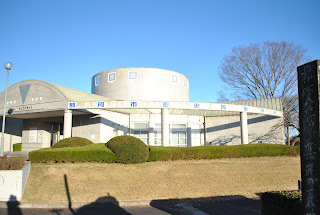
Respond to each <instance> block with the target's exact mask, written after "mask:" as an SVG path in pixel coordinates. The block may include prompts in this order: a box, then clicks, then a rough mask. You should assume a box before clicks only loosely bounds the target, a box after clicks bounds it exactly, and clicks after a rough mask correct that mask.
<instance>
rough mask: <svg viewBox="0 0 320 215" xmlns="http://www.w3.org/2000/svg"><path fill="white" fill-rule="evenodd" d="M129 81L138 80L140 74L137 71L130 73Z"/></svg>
mask: <svg viewBox="0 0 320 215" xmlns="http://www.w3.org/2000/svg"><path fill="white" fill-rule="evenodd" d="M129 79H132V80H135V79H138V73H137V72H135V71H130V72H129Z"/></svg>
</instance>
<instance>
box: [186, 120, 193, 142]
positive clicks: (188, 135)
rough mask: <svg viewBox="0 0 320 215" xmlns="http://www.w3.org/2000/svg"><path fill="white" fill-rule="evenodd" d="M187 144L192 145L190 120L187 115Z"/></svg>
mask: <svg viewBox="0 0 320 215" xmlns="http://www.w3.org/2000/svg"><path fill="white" fill-rule="evenodd" d="M187 146H192V129H191V122H190V121H189V117H188V122H187Z"/></svg>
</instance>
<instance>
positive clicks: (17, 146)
mask: <svg viewBox="0 0 320 215" xmlns="http://www.w3.org/2000/svg"><path fill="white" fill-rule="evenodd" d="M21 146H22V143H15V144H13V145H12V148H13V151H14V152H21Z"/></svg>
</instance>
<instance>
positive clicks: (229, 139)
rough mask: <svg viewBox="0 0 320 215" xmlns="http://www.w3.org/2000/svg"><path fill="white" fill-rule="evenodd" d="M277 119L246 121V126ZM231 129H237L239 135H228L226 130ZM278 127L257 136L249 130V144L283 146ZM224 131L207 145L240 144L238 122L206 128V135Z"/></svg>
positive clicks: (267, 118) (261, 117) (258, 118)
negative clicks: (275, 144)
mask: <svg viewBox="0 0 320 215" xmlns="http://www.w3.org/2000/svg"><path fill="white" fill-rule="evenodd" d="M276 118H278V117H275V116H260V117H255V118H252V119H248V125H252V124H256V123H261V122H266V121H269V120H273V119H276ZM232 128H239V135H235V134H231V135H228V132H227V130H228V129H232ZM280 130H281V129H280V127H279V126H277V125H275V126H273V127H271V128H270V129H269V130H268V131H267V132H266V133H264V134H261V135H257V134H250V130H249V134H248V135H249V136H248V137H249V143H277V144H283V143H284V139H283V138H281V135H279V132H280ZM219 131H224V132H225V133H224V134H221V135H220V136H218V137H216V138H215V139H214V140H212V141H210V142H209V143H208V145H219V146H224V145H235V144H239V143H241V136H240V120H239V121H237V122H232V123H226V124H224V125H218V126H213V127H209V128H207V133H210V132H219Z"/></svg>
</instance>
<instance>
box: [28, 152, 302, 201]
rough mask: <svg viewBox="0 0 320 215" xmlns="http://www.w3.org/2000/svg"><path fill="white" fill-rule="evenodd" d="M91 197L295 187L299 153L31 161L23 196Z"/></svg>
mask: <svg viewBox="0 0 320 215" xmlns="http://www.w3.org/2000/svg"><path fill="white" fill-rule="evenodd" d="M64 174H65V175H66V176H67V181H68V187H69V191H70V195H71V200H72V201H73V202H93V201H95V200H96V199H98V198H99V197H103V196H107V195H108V193H109V194H110V195H111V196H113V197H115V198H116V199H117V200H119V201H123V200H152V199H164V198H197V197H209V196H226V195H244V196H252V195H254V194H255V193H261V192H264V191H271V190H293V189H297V180H298V179H299V178H300V158H299V157H261V158H240V159H222V160H201V161H175V162H151V163H144V164H136V165H123V164H98V163H84V164H53V165H45V164H32V169H31V173H30V176H29V179H28V183H27V186H26V189H25V193H24V196H23V201H30V202H43V201H44V202H64V201H67V195H66V188H65V181H64Z"/></svg>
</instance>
